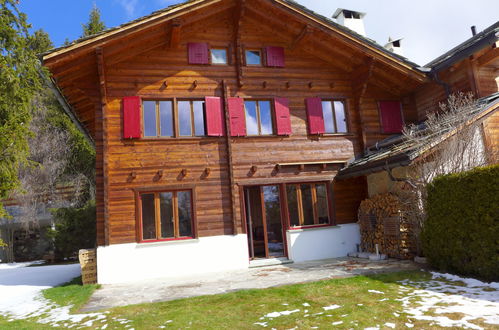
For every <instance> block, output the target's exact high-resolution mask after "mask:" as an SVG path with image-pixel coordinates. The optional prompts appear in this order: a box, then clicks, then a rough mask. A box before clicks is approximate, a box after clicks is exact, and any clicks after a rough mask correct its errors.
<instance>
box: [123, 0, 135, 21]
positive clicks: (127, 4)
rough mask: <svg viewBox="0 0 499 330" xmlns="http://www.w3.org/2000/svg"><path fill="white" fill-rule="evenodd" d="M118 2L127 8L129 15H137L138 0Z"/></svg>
mask: <svg viewBox="0 0 499 330" xmlns="http://www.w3.org/2000/svg"><path fill="white" fill-rule="evenodd" d="M118 3H119V4H120V5H121V6H122V7H123V9H125V12H126V14H127V16H128V17H133V16H135V12H136V9H137V3H138V0H118Z"/></svg>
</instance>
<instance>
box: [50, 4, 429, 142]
mask: <svg viewBox="0 0 499 330" xmlns="http://www.w3.org/2000/svg"><path fill="white" fill-rule="evenodd" d="M220 18H223V19H222V20H220ZM208 29H210V31H208ZM222 30H224V31H225V32H221V31H222ZM211 31H213V33H215V34H216V33H219V40H220V41H222V40H223V42H224V43H229V45H228V46H227V47H228V48H230V47H234V48H233V49H231V51H233V52H236V51H237V48H238V47H242V48H244V47H245V46H246V45H245V44H247V45H252V44H257V43H260V44H262V46H281V47H284V48H285V49H286V54H287V55H286V56H288V55H289V54H291V55H292V56H295V54H296V55H297V56H298V57H302V58H307V57H308V58H314V59H315V63H317V65H321V66H322V67H324V64H325V66H326V67H328V68H331V69H330V70H334V71H336V72H338V73H341V72H342V73H345V74H350V75H352V76H353V77H363V73H364V71H365V67H366V63H368V62H369V61H370V60H372V61H374V65H373V68H372V75H371V83H372V84H374V85H376V86H378V88H380V89H384V90H390V91H392V92H393V94H405V93H409V92H410V91H411V90H412V89H414V88H415V87H417V86H418V85H419V84H420V83H421V82H423V81H424V80H425V79H426V78H425V76H424V74H422V73H421V72H419V71H417V70H416V69H414V68H412V67H410V65H408V64H407V63H404V62H403V61H401V60H400V59H399V58H397V57H395V56H389V55H387V54H386V53H383V52H380V51H379V50H376V49H375V48H373V47H372V45H369V43H367V42H363V41H362V40H361V39H359V38H358V37H357V36H353V35H349V33H347V32H345V31H343V30H341V29H338V28H337V27H336V26H334V25H331V24H330V23H328V22H324V21H323V20H321V19H319V18H318V17H316V16H313V15H311V14H310V13H309V12H306V11H303V10H302V9H301V8H300V7H298V6H297V5H296V4H294V3H293V2H289V1H284V0H253V1H252V2H251V4H250V3H249V2H248V1H245V0H197V1H189V2H186V3H183V4H181V5H176V6H173V7H172V8H170V9H167V10H164V11H160V12H157V13H153V14H151V15H150V16H148V17H145V18H143V19H139V20H137V21H134V22H131V23H129V24H127V25H124V26H122V27H119V28H116V29H112V30H110V31H108V32H105V33H102V34H100V35H97V36H94V37H91V38H88V39H85V40H82V41H81V42H79V43H77V44H74V45H71V46H69V47H67V48H63V49H59V50H55V51H53V52H51V53H49V54H46V55H45V56H44V57H43V60H44V64H45V66H47V67H48V68H49V69H50V71H51V73H52V74H53V77H54V78H55V80H56V83H57V85H58V86H59V88H60V89H61V90H62V92H63V94H64V96H65V97H66V98H67V100H68V101H69V103H70V104H71V106H72V107H73V108H74V109H75V110H76V112H77V114H78V117H79V119H80V121H82V122H83V123H84V125H85V126H86V127H87V128H88V129H89V130H91V131H93V135H95V134H96V132H95V125H96V124H95V122H94V121H93V118H92V113H93V112H95V107H96V106H97V107H98V106H99V104H100V102H101V100H100V96H101V95H100V94H101V91H100V90H99V88H100V87H99V73H98V71H97V66H98V62H97V55H96V54H97V53H96V52H97V50H98V51H99V52H101V53H102V54H103V55H102V57H103V60H102V62H103V63H102V64H103V65H104V68H105V69H106V70H107V69H109V68H113V67H114V66H116V65H118V64H119V63H128V62H129V61H128V60H130V59H133V58H134V57H136V56H141V55H142V54H147V53H148V52H149V51H155V50H157V49H164V50H165V51H167V52H172V53H174V54H176V55H177V56H180V58H179V59H177V60H178V61H179V62H178V63H182V60H183V59H184V58H185V56H184V54H182V53H180V49H181V47H182V45H185V44H186V42H188V41H192V42H196V41H197V42H201V41H203V35H204V34H206V33H209V32H211ZM217 31H218V32H217ZM191 37H193V38H192V39H191ZM263 44H266V45H263ZM238 45H239V46H238ZM239 51H240V50H239ZM291 63H292V62H291ZM106 70H103V71H106ZM244 70H245V69H244V68H243V69H242V71H243V72H242V75H244ZM238 79H239V78H238Z"/></svg>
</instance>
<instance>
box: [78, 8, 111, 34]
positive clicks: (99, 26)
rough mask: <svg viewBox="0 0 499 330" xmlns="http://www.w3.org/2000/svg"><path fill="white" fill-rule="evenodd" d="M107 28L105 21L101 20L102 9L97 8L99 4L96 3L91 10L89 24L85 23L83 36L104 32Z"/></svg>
mask: <svg viewBox="0 0 499 330" xmlns="http://www.w3.org/2000/svg"><path fill="white" fill-rule="evenodd" d="M105 29H106V25H105V24H104V22H103V21H102V20H101V17H100V10H99V8H97V6H96V5H95V4H94V7H93V8H92V11H90V17H89V19H88V23H87V24H83V35H82V38H83V37H88V36H91V35H94V34H97V33H99V32H102V31H104V30H105Z"/></svg>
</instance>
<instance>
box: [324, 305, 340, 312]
mask: <svg viewBox="0 0 499 330" xmlns="http://www.w3.org/2000/svg"><path fill="white" fill-rule="evenodd" d="M340 307H341V306H339V305H331V306H326V307H322V308H323V309H324V310H325V311H330V310H332V309H337V308H340Z"/></svg>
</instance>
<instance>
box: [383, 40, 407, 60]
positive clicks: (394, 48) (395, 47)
mask: <svg viewBox="0 0 499 330" xmlns="http://www.w3.org/2000/svg"><path fill="white" fill-rule="evenodd" d="M385 48H386V49H388V50H389V51H391V52H393V53H395V54H397V55H400V56H404V51H403V50H402V38H399V39H395V40H393V39H392V38H391V37H390V38H388V43H387V44H386V45H385Z"/></svg>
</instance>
